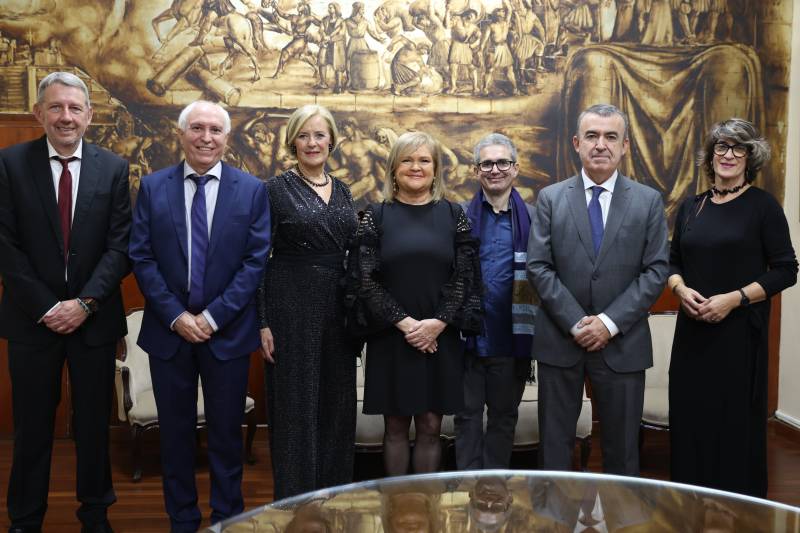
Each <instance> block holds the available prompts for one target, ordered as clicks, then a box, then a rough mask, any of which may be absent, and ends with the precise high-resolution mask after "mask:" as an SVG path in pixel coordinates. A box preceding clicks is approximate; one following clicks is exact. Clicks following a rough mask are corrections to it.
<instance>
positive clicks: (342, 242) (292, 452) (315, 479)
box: [258, 105, 357, 499]
mask: <svg viewBox="0 0 800 533" xmlns="http://www.w3.org/2000/svg"><path fill="white" fill-rule="evenodd" d="M337 137H338V132H337V129H336V124H335V123H334V120H333V117H332V116H331V114H330V112H328V110H327V109H325V108H324V107H321V106H317V105H308V106H304V107H301V108H299V109H297V110H296V111H295V112H294V113H293V114H292V116H291V117H290V118H289V122H288V125H287V128H286V139H285V142H286V147H287V148H288V150H289V151H291V152H292V153H294V154H295V156H296V157H297V166H296V167H294V168H292V169H291V170H289V171H287V172H284V173H283V174H281V175H279V176H275V177H273V178H271V179H270V180H268V181H267V192H268V194H269V200H270V212H271V217H272V255H271V257H270V259H269V260H268V262H267V268H266V272H265V275H264V283H263V284H262V287H261V289H260V290H259V297H258V307H259V317H260V320H261V327H262V328H263V329H262V330H261V340H262V349H263V352H264V358H265V363H266V396H267V410H268V413H269V424H270V450H271V455H272V471H273V477H274V481H275V498H276V499H281V498H286V497H289V496H293V495H295V494H300V493H303V492H308V491H311V490H316V489H320V488H324V487H329V486H333V485H339V484H342V483H348V482H350V481H352V476H353V454H354V440H355V424H356V411H355V406H356V379H355V369H356V361H355V358H356V349H355V348H354V345H353V344H352V343H351V342H349V340H348V338H347V337H346V335H345V332H344V328H343V320H344V319H343V317H344V315H343V312H342V294H341V289H340V284H339V281H340V279H341V278H342V275H343V271H344V266H343V265H344V256H345V249H346V247H347V244H348V243H349V241H350V240H351V238H352V237H353V235H354V233H355V230H356V226H357V218H356V213H355V209H354V207H353V199H352V197H351V195H350V190H349V189H348V188H347V186H346V185H345V184H343V183H342V182H341V181H339V180H337V179H336V178H334V177H332V176H330V175H329V174H327V173H326V172H325V171H324V165H325V162H326V161H327V159H328V156H329V154H330V152H331V150H332V149H333V147H334V146H335V145H336V141H337Z"/></svg>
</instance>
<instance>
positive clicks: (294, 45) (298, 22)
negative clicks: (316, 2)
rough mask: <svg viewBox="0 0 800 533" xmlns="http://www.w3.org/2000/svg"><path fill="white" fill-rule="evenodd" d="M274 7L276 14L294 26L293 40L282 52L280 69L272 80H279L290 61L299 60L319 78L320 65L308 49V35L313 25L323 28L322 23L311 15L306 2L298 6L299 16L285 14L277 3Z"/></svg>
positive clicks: (309, 7) (279, 63)
mask: <svg viewBox="0 0 800 533" xmlns="http://www.w3.org/2000/svg"><path fill="white" fill-rule="evenodd" d="M272 7H273V9H274V10H275V14H276V15H277V16H278V17H280V18H282V19H284V20H286V21H288V22H289V23H290V24H291V26H292V40H291V41H289V42H288V43H287V44H286V46H284V47H283V49H282V50H281V55H280V58H279V59H278V68H277V69H275V74H273V75H272V78H277V77H278V76H279V75H281V74H282V73H283V71H284V69H285V68H286V64H287V63H288V62H289V60H291V59H293V58H297V59H299V60H300V61H303V62H305V63H307V64H308V65H310V66H311V68H313V69H314V77H315V78H316V77H317V75H318V74H317V73H318V65H317V61H316V58H315V57H314V54H313V53H312V52H311V50H310V49H309V47H308V34H309V28H310V27H311V26H312V25H315V26H318V27H319V26H321V25H322V22H320V20H319V19H318V18H317V17H315V16H314V15H312V14H311V6H310V5H309V4H307V3H305V2H300V3H299V4H298V5H297V14H296V15H292V14H288V13H285V12H284V11H282V10H281V8H280V7H278V4H277V2H275V1H273V2H272Z"/></svg>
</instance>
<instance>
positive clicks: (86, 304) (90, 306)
mask: <svg viewBox="0 0 800 533" xmlns="http://www.w3.org/2000/svg"><path fill="white" fill-rule="evenodd" d="M78 303H79V304H81V307H83V308H84V309H83V310H84V311H86V314H87V315H91V314H94V313H95V312H97V308H98V307H100V306H99V305H98V303H97V300H95V299H94V298H78Z"/></svg>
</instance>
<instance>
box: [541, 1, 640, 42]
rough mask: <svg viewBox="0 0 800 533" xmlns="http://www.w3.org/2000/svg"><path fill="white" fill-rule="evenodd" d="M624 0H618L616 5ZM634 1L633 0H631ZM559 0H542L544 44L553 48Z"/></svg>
mask: <svg viewBox="0 0 800 533" xmlns="http://www.w3.org/2000/svg"><path fill="white" fill-rule="evenodd" d="M621 1H624V0H618V1H617V5H619V3H620V2H621ZM631 1H634V0H631ZM560 7H561V0H544V33H545V37H544V44H545V45H547V46H550V47H552V48H553V49H555V47H556V44H557V43H558V31H559V28H560V26H561V16H560Z"/></svg>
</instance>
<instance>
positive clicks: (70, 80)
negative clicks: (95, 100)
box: [36, 72, 92, 107]
mask: <svg viewBox="0 0 800 533" xmlns="http://www.w3.org/2000/svg"><path fill="white" fill-rule="evenodd" d="M56 83H58V84H59V85H66V86H67V87H75V88H76V89H80V90H81V91H83V96H84V97H85V98H86V106H87V107H92V104H91V102H90V101H89V89H88V88H87V87H86V84H85V83H83V80H82V79H80V78H79V77H78V76H76V75H75V74H73V73H72V72H51V73H50V74H48V75H47V76H45V77H44V78H43V79H42V81H40V82H39V89H38V90H37V91H36V103H37V104H41V103H42V101H43V100H44V92H45V91H46V90H47V88H48V87H50V86H51V85H54V84H56Z"/></svg>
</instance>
